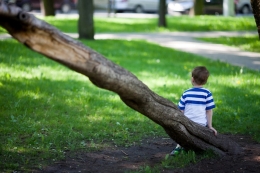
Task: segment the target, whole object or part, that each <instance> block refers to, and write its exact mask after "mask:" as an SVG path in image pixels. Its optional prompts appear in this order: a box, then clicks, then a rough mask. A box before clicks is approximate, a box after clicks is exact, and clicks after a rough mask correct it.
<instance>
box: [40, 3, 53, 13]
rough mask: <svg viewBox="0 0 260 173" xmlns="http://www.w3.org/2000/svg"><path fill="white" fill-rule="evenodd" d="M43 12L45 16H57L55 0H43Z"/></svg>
mask: <svg viewBox="0 0 260 173" xmlns="http://www.w3.org/2000/svg"><path fill="white" fill-rule="evenodd" d="M41 13H42V15H43V16H55V10H54V2H53V0H41Z"/></svg>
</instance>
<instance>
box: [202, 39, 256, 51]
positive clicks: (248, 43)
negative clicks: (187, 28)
mask: <svg viewBox="0 0 260 173" xmlns="http://www.w3.org/2000/svg"><path fill="white" fill-rule="evenodd" d="M198 39H199V40H202V41H207V42H211V43H217V44H224V45H228V46H233V47H238V48H240V49H242V50H245V51H250V52H260V41H259V36H258V35H255V36H252V35H246V36H242V37H217V38H208V37H204V38H198Z"/></svg>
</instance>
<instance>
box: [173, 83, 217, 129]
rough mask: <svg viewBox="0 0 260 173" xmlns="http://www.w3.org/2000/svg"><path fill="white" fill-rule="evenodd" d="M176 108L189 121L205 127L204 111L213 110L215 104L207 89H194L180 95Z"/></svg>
mask: <svg viewBox="0 0 260 173" xmlns="http://www.w3.org/2000/svg"><path fill="white" fill-rule="evenodd" d="M178 106H179V108H180V109H181V110H183V111H184V115H185V116H186V117H188V118H189V119H190V120H192V121H194V122H196V123H198V124H201V125H203V126H206V125H207V117H206V110H210V109H213V108H215V103H214V100H213V97H212V94H211V92H210V91H209V90H208V89H206V88H195V87H194V88H190V89H188V90H186V91H185V92H184V93H183V94H182V96H181V99H180V101H179V103H178Z"/></svg>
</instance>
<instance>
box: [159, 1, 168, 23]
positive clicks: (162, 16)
mask: <svg viewBox="0 0 260 173" xmlns="http://www.w3.org/2000/svg"><path fill="white" fill-rule="evenodd" d="M158 8H159V20H158V26H159V27H165V28H166V27H167V22H166V0H160V2H159V7H158Z"/></svg>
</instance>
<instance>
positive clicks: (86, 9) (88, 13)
mask: <svg viewBox="0 0 260 173" xmlns="http://www.w3.org/2000/svg"><path fill="white" fill-rule="evenodd" d="M78 12H79V20H78V33H79V38H80V39H88V40H94V35H95V29H94V19H93V17H94V4H93V0H87V1H86V0H78Z"/></svg>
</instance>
